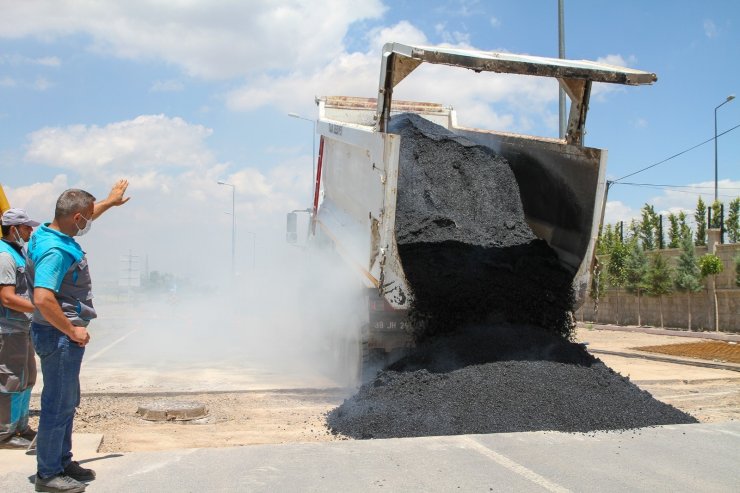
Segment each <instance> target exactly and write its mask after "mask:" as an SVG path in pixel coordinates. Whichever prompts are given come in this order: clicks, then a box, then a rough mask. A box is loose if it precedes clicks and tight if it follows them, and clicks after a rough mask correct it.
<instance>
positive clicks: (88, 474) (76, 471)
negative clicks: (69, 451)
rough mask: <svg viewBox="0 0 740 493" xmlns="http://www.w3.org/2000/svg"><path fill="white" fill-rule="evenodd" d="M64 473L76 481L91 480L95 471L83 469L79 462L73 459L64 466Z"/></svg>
mask: <svg viewBox="0 0 740 493" xmlns="http://www.w3.org/2000/svg"><path fill="white" fill-rule="evenodd" d="M64 474H66V475H67V476H69V477H70V478H72V479H76V480H77V481H92V480H93V479H95V471H93V470H92V469H85V468H84V467H82V466H81V465H80V463H79V462H77V461H76V460H73V461H72V462H70V463H69V464H67V467H65V468H64Z"/></svg>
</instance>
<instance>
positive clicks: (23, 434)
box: [18, 427, 36, 440]
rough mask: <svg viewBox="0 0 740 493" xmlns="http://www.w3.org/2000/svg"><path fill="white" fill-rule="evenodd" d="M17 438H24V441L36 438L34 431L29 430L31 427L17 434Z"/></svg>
mask: <svg viewBox="0 0 740 493" xmlns="http://www.w3.org/2000/svg"><path fill="white" fill-rule="evenodd" d="M18 436H21V437H23V438H25V439H26V440H33V439H34V438H36V431H34V430H33V429H31V427H28V428H26V429H25V430H23V431H22V432H20V433H18Z"/></svg>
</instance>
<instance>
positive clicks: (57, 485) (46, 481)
mask: <svg viewBox="0 0 740 493" xmlns="http://www.w3.org/2000/svg"><path fill="white" fill-rule="evenodd" d="M85 488H87V485H86V484H85V483H80V482H79V481H77V480H76V479H73V478H70V477H69V476H67V475H65V474H57V475H56V476H52V477H50V478H40V477H39V475H38V474H37V475H36V491H47V492H50V493H82V492H83V491H85Z"/></svg>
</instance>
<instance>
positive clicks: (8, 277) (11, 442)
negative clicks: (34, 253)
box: [0, 209, 39, 449]
mask: <svg viewBox="0 0 740 493" xmlns="http://www.w3.org/2000/svg"><path fill="white" fill-rule="evenodd" d="M1 222H2V234H3V236H2V240H0V448H18V449H28V447H29V445H30V444H31V442H32V440H33V437H34V436H35V435H36V432H34V431H33V430H32V429H31V428H29V427H28V409H29V402H30V398H31V388H33V385H34V384H35V383H36V358H35V357H34V354H33V345H32V344H31V312H33V305H32V304H31V300H30V299H29V298H30V289H29V286H28V283H27V282H26V274H25V271H26V253H25V251H24V249H23V247H24V245H25V244H26V242H27V241H28V239H29V238H30V237H31V232H32V231H33V228H34V227H36V226H38V225H39V223H38V222H37V221H33V220H31V219H29V217H28V214H26V211H24V210H22V209H8V210H7V211H5V212H4V213H3V215H2V220H1Z"/></svg>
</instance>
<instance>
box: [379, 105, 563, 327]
mask: <svg viewBox="0 0 740 493" xmlns="http://www.w3.org/2000/svg"><path fill="white" fill-rule="evenodd" d="M390 130H391V131H392V132H394V133H397V134H400V135H401V155H400V165H399V177H398V198H397V204H396V239H397V243H398V249H399V255H400V257H401V262H402V264H403V268H404V273H405V274H406V277H407V279H408V281H409V284H410V285H411V287H412V289H413V292H414V306H413V311H414V317H415V319H416V321H417V324H416V328H417V331H418V333H417V337H418V338H419V339H424V338H426V337H430V336H434V335H437V334H440V333H446V332H451V331H454V330H456V329H457V327H459V326H461V325H470V324H481V323H491V322H501V321H507V322H516V323H524V324H533V325H537V326H539V327H542V328H543V329H544V330H548V331H552V332H555V333H558V334H561V335H565V336H567V335H569V333H570V331H571V330H572V323H571V319H570V318H569V316H568V314H569V311H570V310H571V307H572V305H573V293H572V280H573V275H572V273H571V272H569V271H567V270H566V269H564V268H563V267H562V266H561V264H560V263H559V261H558V258H557V255H556V254H555V252H554V251H553V250H552V249H551V248H550V247H549V246H548V245H547V243H546V242H544V241H542V240H539V239H537V237H536V236H535V235H534V234H533V233H532V231H531V229H530V228H529V226H528V225H527V223H526V221H525V218H524V211H523V208H522V203H521V199H520V198H519V187H518V186H517V182H516V179H515V177H514V173H513V172H512V171H511V168H510V166H509V163H508V162H507V161H506V160H505V159H504V158H502V157H499V156H497V155H495V154H494V153H493V151H491V150H490V149H488V148H486V147H483V146H480V145H477V144H475V143H473V142H471V141H469V140H467V139H465V138H462V137H459V136H456V135H455V134H453V133H451V132H450V131H448V130H447V129H445V128H443V127H441V126H439V125H435V124H433V123H431V122H429V121H427V120H425V119H423V118H421V117H419V116H418V115H414V114H404V115H400V116H396V117H394V118H393V120H392V123H391V125H390Z"/></svg>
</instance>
